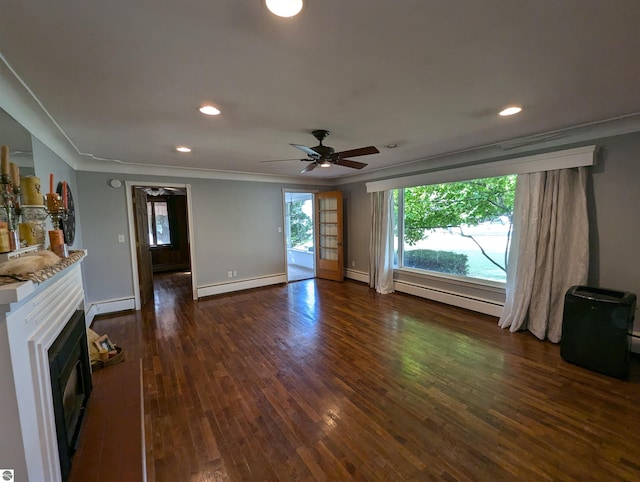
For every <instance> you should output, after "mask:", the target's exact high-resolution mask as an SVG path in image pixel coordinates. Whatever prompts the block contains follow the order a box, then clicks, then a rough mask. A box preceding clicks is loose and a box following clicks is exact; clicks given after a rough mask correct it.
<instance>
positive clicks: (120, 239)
mask: <svg viewBox="0 0 640 482" xmlns="http://www.w3.org/2000/svg"><path fill="white" fill-rule="evenodd" d="M118 242H119V243H124V234H118Z"/></svg>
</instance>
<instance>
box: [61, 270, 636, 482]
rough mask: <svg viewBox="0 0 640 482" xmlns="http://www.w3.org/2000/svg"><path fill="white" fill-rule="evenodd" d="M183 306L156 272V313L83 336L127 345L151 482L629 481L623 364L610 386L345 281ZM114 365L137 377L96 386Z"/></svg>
mask: <svg viewBox="0 0 640 482" xmlns="http://www.w3.org/2000/svg"><path fill="white" fill-rule="evenodd" d="M189 298H190V284H189V282H188V280H187V282H185V281H184V280H183V279H181V278H180V276H172V275H167V274H163V275H159V276H157V277H156V278H155V297H154V305H153V306H151V305H149V306H147V307H146V308H145V309H144V310H143V311H142V312H141V313H139V314H137V315H136V314H126V315H119V316H116V317H113V318H105V319H101V320H97V321H96V323H95V325H96V326H97V327H98V328H100V329H101V328H102V327H104V329H101V331H103V332H108V333H109V335H110V336H111V337H112V339H118V341H120V343H122V344H123V345H124V346H125V347H127V346H129V344H130V343H131V344H132V345H133V347H136V346H139V355H140V356H141V357H142V360H143V363H142V367H143V384H144V385H143V392H144V413H145V415H144V417H145V420H144V426H145V430H146V441H145V442H146V454H147V457H146V468H147V475H148V480H150V481H154V480H155V481H158V482H162V481H192V480H193V481H224V480H229V481H245V480H247V481H253V480H257V481H261V480H283V481H290V480H340V481H346V480H492V481H493V480H581V481H582V480H638V479H640V450H639V449H640V431H639V430H638V427H640V363H638V361H637V360H635V361H634V362H633V366H632V371H631V376H630V380H629V381H622V380H617V379H614V378H610V377H607V376H605V375H600V374H597V373H594V372H591V371H588V370H585V369H582V368H580V367H577V366H574V365H571V364H568V363H566V362H564V361H563V360H562V359H561V358H560V354H559V347H558V346H557V345H553V344H551V343H546V342H545V343H543V342H540V341H538V340H537V339H535V338H534V337H533V336H532V335H529V334H527V333H516V334H512V333H509V332H508V331H504V330H501V329H499V328H498V327H497V325H496V320H495V319H494V318H492V317H488V316H483V315H478V314H475V313H471V312H468V311H465V310H460V309H456V308H451V307H448V306H445V305H440V304H437V303H432V302H429V301H425V300H423V299H418V298H414V297H411V296H405V295H401V294H393V295H384V296H383V295H378V294H376V293H374V292H372V291H371V290H369V288H368V287H367V286H365V285H363V284H360V283H355V282H350V281H346V282H345V283H336V282H330V281H322V280H306V281H300V282H296V283H290V284H288V285H280V286H274V287H269V288H262V289H256V290H251V291H245V292H240V293H235V294H229V295H223V296H217V297H212V298H208V299H204V300H201V301H198V302H193V301H191V300H190V299H189ZM113 326H115V327H118V326H120V327H121V330H122V331H121V332H119V333H118V335H117V336H116V335H113V334H112V333H111V332H109V330H111V329H112V327H113ZM137 328H140V329H139V330H138V329H137ZM96 331H98V330H96ZM118 337H121V338H118ZM129 337H131V340H130V339H129ZM136 337H140V338H139V339H136ZM136 350H137V348H133V349H132V351H133V352H134V354H135V353H136ZM134 356H135V355H134ZM130 358H131V357H130ZM130 358H129V359H128V361H127V362H126V363H128V362H129V360H130ZM118 367H121V369H125V368H126V369H128V370H130V371H135V370H137V368H136V367H137V365H136V364H135V361H132V362H131V363H130V364H129V365H126V364H125V363H123V364H122V365H120V366H116V367H112V368H109V369H107V370H104V374H105V375H106V373H107V371H108V370H115V369H116V368H118ZM114 373H115V371H114ZM100 376H102V375H100ZM130 376H131V375H130ZM99 389H100V384H98V388H97V390H96V392H98V391H99ZM123 390H124V387H123ZM128 390H131V389H130V388H129V389H128ZM134 391H135V389H134ZM99 396H100V395H99V394H97V395H96V396H95V397H94V398H96V397H99ZM95 403H99V402H96V400H93V401H92V402H91V404H95ZM105 415H106V416H107V417H110V418H111V419H112V420H114V419H115V420H117V418H118V417H119V413H118V412H117V411H116V410H115V409H114V410H113V411H112V412H107V413H103V414H102V416H105ZM93 417H95V415H94V413H91V412H90V413H89V414H88V419H89V420H88V422H87V424H86V427H85V429H83V435H82V437H83V440H82V441H81V445H83V444H85V442H86V439H87V438H89V437H87V434H88V432H89V430H88V429H89V425H90V424H91V423H92V422H93V423H94V424H96V423H97V421H96V419H95V418H93ZM92 418H93V420H92ZM130 431H131V432H132V433H133V432H134V427H130ZM112 435H114V436H115V434H112ZM106 443H107V442H106V440H105V444H106ZM109 443H118V441H117V440H112V441H110V442H109ZM137 448H139V447H135V448H133V447H132V448H131V451H132V453H124V452H125V451H124V450H121V452H123V453H122V457H132V458H133V459H135V458H136V457H138V459H139V455H138V454H139V452H137V451H136V449H137ZM77 456H79V457H80V459H81V461H80V462H77V461H76V458H74V462H73V464H74V466H73V470H74V471H76V469H77V467H78V466H80V465H82V464H83V462H84V457H89V456H90V455H89V454H88V452H87V451H85V452H78V454H77ZM103 459H104V458H103ZM104 460H107V459H104ZM120 463H122V464H125V465H126V462H125V461H121V462H120ZM93 468H94V471H96V470H97V471H98V472H103V471H104V472H105V473H108V472H109V471H110V470H111V468H110V466H108V465H106V466H105V465H100V463H99V461H95V462H94V465H93ZM112 475H113V472H112ZM75 480H103V479H100V478H93V479H89V478H86V479H85V478H82V477H81V476H80V478H76V479H75ZM105 480H106V479H105ZM110 480H124V479H119V478H118V477H115V479H114V478H112V479H110ZM126 480H133V479H126Z"/></svg>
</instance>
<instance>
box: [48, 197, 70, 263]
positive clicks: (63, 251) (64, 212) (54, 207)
mask: <svg viewBox="0 0 640 482" xmlns="http://www.w3.org/2000/svg"><path fill="white" fill-rule="evenodd" d="M46 200H47V202H46V205H47V207H46V212H47V214H48V215H49V216H50V217H51V224H53V230H51V231H49V243H50V245H51V250H52V251H53V252H54V253H56V254H57V255H58V256H60V257H61V258H66V257H67V245H66V244H65V242H64V234H63V233H62V229H60V221H65V220H66V219H67V217H68V215H69V210H68V209H67V208H65V207H64V205H63V201H62V198H61V197H60V195H59V194H56V193H49V194H47V198H46Z"/></svg>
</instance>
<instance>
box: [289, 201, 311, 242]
mask: <svg viewBox="0 0 640 482" xmlns="http://www.w3.org/2000/svg"><path fill="white" fill-rule="evenodd" d="M287 206H288V207H289V225H290V229H291V234H290V242H291V247H292V248H295V247H300V246H304V245H305V244H308V243H309V242H311V241H312V238H313V222H312V219H311V216H309V215H308V214H307V213H306V212H305V210H309V209H310V208H311V201H309V200H304V201H293V202H290V203H288V204H287Z"/></svg>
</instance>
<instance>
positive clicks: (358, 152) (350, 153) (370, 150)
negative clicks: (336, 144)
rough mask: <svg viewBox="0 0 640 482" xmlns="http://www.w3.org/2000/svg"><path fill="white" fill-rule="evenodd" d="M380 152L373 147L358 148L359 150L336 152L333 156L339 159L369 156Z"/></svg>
mask: <svg viewBox="0 0 640 482" xmlns="http://www.w3.org/2000/svg"><path fill="white" fill-rule="evenodd" d="M379 152H380V151H379V150H378V149H376V147H375V146H368V147H360V148H359V149H351V150H349V151H342V152H336V153H335V154H334V156H338V157H341V158H345V157H357V156H367V155H369V154H378V153H379Z"/></svg>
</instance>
